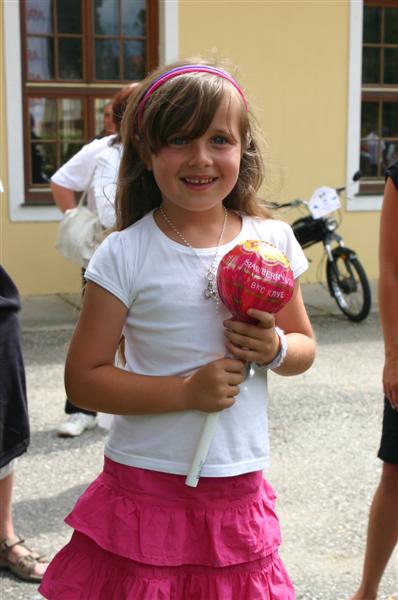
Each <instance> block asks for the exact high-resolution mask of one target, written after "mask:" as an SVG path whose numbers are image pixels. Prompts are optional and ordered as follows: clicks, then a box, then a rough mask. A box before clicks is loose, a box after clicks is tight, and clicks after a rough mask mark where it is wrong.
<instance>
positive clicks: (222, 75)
mask: <svg viewBox="0 0 398 600" xmlns="http://www.w3.org/2000/svg"><path fill="white" fill-rule="evenodd" d="M122 137H123V145H124V150H123V157H122V163H121V167H120V171H119V184H118V192H117V201H116V208H117V219H118V231H117V232H114V233H113V234H111V235H110V236H109V237H108V238H107V239H106V240H105V241H104V242H103V243H102V245H101V246H100V247H99V249H98V250H97V252H96V254H95V256H94V257H93V259H92V260H91V262H90V264H89V267H88V269H87V271H86V278H87V288H86V294H85V300H84V306H83V309H82V313H81V316H80V320H79V323H78V325H77V328H76V331H75V334H74V336H73V340H72V342H71V346H70V350H69V354H68V358H67V364H66V388H67V392H68V395H69V397H70V398H71V399H72V401H73V403H74V404H76V405H77V406H80V407H84V408H86V409H89V410H97V411H103V412H110V413H113V414H115V415H118V416H116V417H115V418H114V420H113V423H112V428H111V433H110V437H109V440H108V442H107V444H106V449H105V466H104V471H103V472H102V473H101V474H100V475H99V477H98V478H97V479H96V480H95V481H94V483H92V484H91V485H90V487H89V488H88V490H87V491H86V492H85V493H84V494H83V496H82V497H81V498H80V499H79V500H78V502H77V504H76V506H75V508H74V509H73V511H72V513H71V514H70V515H69V516H68V517H67V519H66V522H67V523H68V524H69V525H70V526H71V527H73V528H74V530H75V531H74V533H73V536H72V539H71V541H70V542H69V544H68V545H67V546H66V547H65V548H63V549H62V550H61V552H59V554H58V555H57V556H56V557H55V558H54V560H53V562H52V563H51V565H50V567H49V569H48V571H47V574H46V577H45V579H44V581H43V583H42V585H41V587H40V591H41V593H42V594H43V595H44V596H45V597H46V598H50V599H52V600H60V599H64V598H65V599H67V600H78V599H79V600H83V599H84V600H133V599H134V600H171V599H172V600H196V599H198V600H257V599H258V600H260V599H265V598H267V599H272V600H291V599H293V598H294V597H295V596H294V591H293V588H292V584H291V582H290V580H289V577H288V575H287V574H286V571H285V569H284V567H283V565H282V563H281V560H280V558H279V556H278V546H279V544H280V532H279V524H278V519H277V517H276V515H275V512H274V505H275V495H274V492H273V490H272V488H271V487H270V485H269V484H268V483H267V482H266V481H265V480H264V478H263V474H262V470H263V469H264V468H265V467H267V465H268V425H267V370H268V369H269V368H272V369H274V370H275V371H276V372H277V373H279V374H280V375H294V374H297V373H301V372H303V371H305V370H306V369H308V368H309V367H310V365H311V363H312V361H313V357H314V340H313V334H312V330H311V326H310V323H309V320H308V317H307V314H306V311H305V308H304V305H303V301H302V296H301V293H300V287H299V283H298V276H299V275H300V274H301V273H302V272H303V271H304V270H305V269H306V267H307V262H306V259H305V257H304V255H303V253H302V251H301V249H300V247H299V245H298V243H297V242H296V240H295V238H294V235H293V233H292V231H291V229H290V227H289V226H288V225H287V224H285V223H282V222H279V221H275V220H272V219H270V218H267V217H268V215H267V213H266V212H265V211H264V209H263V208H262V207H261V206H260V205H259V204H258V202H257V199H256V192H257V190H258V188H259V186H260V184H261V181H262V175H263V165H262V160H261V157H260V155H259V152H258V146H257V143H256V140H255V137H254V131H253V127H252V125H251V119H250V116H249V110H248V104H247V100H246V97H245V95H244V93H243V91H242V89H241V88H240V87H239V85H238V84H237V83H236V81H235V80H234V79H233V78H232V77H231V75H230V74H229V73H227V72H226V71H223V70H220V69H218V68H214V67H212V66H208V65H205V64H201V63H195V62H190V61H188V62H186V63H181V64H175V65H172V66H169V67H167V68H162V69H159V70H157V71H156V72H154V73H152V74H151V75H150V76H149V77H148V78H147V79H146V80H145V81H144V82H143V83H142V88H141V91H140V93H139V94H138V95H137V97H136V99H135V100H133V101H132V102H130V104H129V106H128V107H127V109H126V113H125V116H124V119H123V126H122ZM245 239H262V240H266V241H269V242H270V243H272V244H274V245H276V246H277V247H279V248H280V249H281V250H282V251H283V252H284V253H285V254H286V255H287V256H288V258H289V259H290V261H291V264H292V268H293V271H294V274H295V278H296V284H295V292H294V295H293V298H292V300H291V301H290V302H289V303H288V304H287V306H286V307H285V308H283V309H282V310H281V311H280V313H278V315H277V316H276V318H274V316H273V315H271V314H269V313H265V312H261V311H258V310H253V311H251V312H250V314H251V316H252V317H254V318H255V319H256V320H257V325H250V324H246V323H240V322H236V321H233V320H232V319H231V317H230V315H229V314H228V312H227V310H226V309H225V308H224V307H223V306H222V304H221V303H220V302H219V299H218V297H217V294H216V292H215V282H214V273H215V271H216V269H217V266H218V263H219V261H220V259H221V257H222V256H223V255H224V254H225V253H226V252H228V251H229V250H230V249H231V248H233V247H234V246H235V245H236V244H237V243H238V242H240V241H242V240H245ZM275 325H278V328H276V327H275ZM282 330H284V333H283V331H282ZM122 334H123V335H124V338H125V356H126V366H125V369H120V368H117V367H115V366H114V365H113V359H114V355H115V352H116V349H117V347H118V344H119V340H120V337H121V335H122ZM226 353H227V354H228V355H229V356H233V358H225V354H226ZM247 361H251V362H252V363H253V365H256V366H255V367H254V368H253V369H251V370H250V373H249V376H248V377H247V378H246V379H245V378H244V377H245V368H244V366H245V363H246V362H247ZM214 411H222V414H221V417H220V419H219V423H218V428H217V431H216V436H215V438H214V440H213V443H212V445H211V447H210V451H209V454H208V457H207V460H206V462H205V464H204V466H203V469H202V473H201V478H200V481H199V484H198V487H197V488H190V487H187V486H186V485H185V475H186V474H187V472H188V469H189V465H190V461H191V459H192V456H193V454H194V451H195V448H196V442H197V440H198V438H199V435H200V431H201V428H202V425H203V422H204V419H205V417H206V413H209V412H214Z"/></svg>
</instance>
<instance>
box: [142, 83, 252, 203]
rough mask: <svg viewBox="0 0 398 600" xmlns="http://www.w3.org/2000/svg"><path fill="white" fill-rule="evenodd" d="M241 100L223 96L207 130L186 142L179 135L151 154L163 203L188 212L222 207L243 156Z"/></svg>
mask: <svg viewBox="0 0 398 600" xmlns="http://www.w3.org/2000/svg"><path fill="white" fill-rule="evenodd" d="M241 110H242V106H241V100H240V98H239V97H238V96H237V94H235V93H234V92H232V93H231V95H226V96H225V99H224V101H223V102H222V103H221V104H220V107H219V108H218V110H217V111H216V113H215V115H214V118H213V121H212V122H211V124H210V126H209V128H208V130H207V131H206V132H205V133H204V134H203V135H202V136H201V137H199V138H196V139H193V140H189V139H186V138H185V137H184V135H183V134H181V135H179V134H178V132H177V133H176V134H175V135H174V136H173V137H172V138H171V139H170V140H169V141H168V145H167V146H164V147H163V148H161V149H160V151H159V152H158V153H157V154H152V155H151V159H150V162H149V165H148V167H149V168H151V169H152V171H153V175H154V177H155V180H156V183H157V185H158V187H159V189H160V191H161V194H162V199H163V203H164V204H165V205H166V206H167V205H169V206H170V207H171V206H174V207H177V206H178V207H180V208H183V209H185V210H191V211H205V210H209V209H212V208H214V207H216V206H221V203H222V201H223V200H224V198H225V197H226V196H228V194H229V193H230V192H231V191H232V189H233V188H234V186H235V184H236V182H237V179H238V176H239V167H240V161H241V157H242V143H241V139H240V115H241Z"/></svg>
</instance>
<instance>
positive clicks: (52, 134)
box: [29, 98, 57, 140]
mask: <svg viewBox="0 0 398 600" xmlns="http://www.w3.org/2000/svg"><path fill="white" fill-rule="evenodd" d="M29 117H30V128H31V134H30V135H31V139H32V140H49V139H50V140H54V139H56V122H57V106H56V101H55V99H54V98H29Z"/></svg>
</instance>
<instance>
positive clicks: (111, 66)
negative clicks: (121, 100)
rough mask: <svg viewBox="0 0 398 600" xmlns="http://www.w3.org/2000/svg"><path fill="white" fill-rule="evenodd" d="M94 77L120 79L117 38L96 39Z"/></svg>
mask: <svg viewBox="0 0 398 600" xmlns="http://www.w3.org/2000/svg"><path fill="white" fill-rule="evenodd" d="M95 78H96V79H120V73H119V41H118V40H96V42H95Z"/></svg>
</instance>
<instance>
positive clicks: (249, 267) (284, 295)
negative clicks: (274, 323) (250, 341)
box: [217, 240, 294, 323]
mask: <svg viewBox="0 0 398 600" xmlns="http://www.w3.org/2000/svg"><path fill="white" fill-rule="evenodd" d="M217 288H218V293H219V296H220V298H221V300H222V302H223V303H224V304H225V306H226V307H227V308H228V310H229V311H230V312H231V314H232V316H233V317H235V318H236V319H237V320H239V321H245V322H247V323H253V322H255V321H256V320H255V319H251V318H250V317H249V316H248V315H247V311H248V310H249V308H257V309H258V310H263V311H266V312H270V313H276V312H278V311H279V310H281V308H283V306H285V304H286V303H287V302H289V300H290V298H291V297H292V295H293V288H294V275H293V271H292V269H291V267H290V263H289V260H288V258H287V257H286V256H285V255H284V254H283V252H281V251H280V250H279V249H278V248H276V246H273V245H272V244H269V243H268V242H263V241H260V240H246V241H244V242H241V243H240V244H237V245H236V246H234V248H232V250H230V251H229V252H227V254H225V255H224V256H223V258H222V259H221V262H220V264H219V267H218V271H217Z"/></svg>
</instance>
